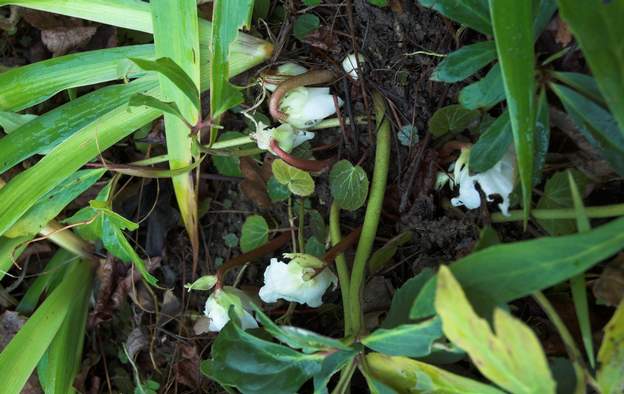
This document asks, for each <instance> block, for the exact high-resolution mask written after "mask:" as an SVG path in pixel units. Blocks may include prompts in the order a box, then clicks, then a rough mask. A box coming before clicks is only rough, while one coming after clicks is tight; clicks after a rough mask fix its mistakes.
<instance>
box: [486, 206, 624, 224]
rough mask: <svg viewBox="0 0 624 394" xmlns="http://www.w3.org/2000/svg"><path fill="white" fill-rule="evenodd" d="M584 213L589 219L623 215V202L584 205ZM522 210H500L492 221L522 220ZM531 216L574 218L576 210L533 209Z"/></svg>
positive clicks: (536, 217)
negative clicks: (505, 211)
mask: <svg viewBox="0 0 624 394" xmlns="http://www.w3.org/2000/svg"><path fill="white" fill-rule="evenodd" d="M585 213H586V214H587V217H588V218H590V219H598V218H611V217H616V216H623V215H624V204H615V205H605V206H602V207H586V208H585ZM523 215H524V214H523V212H522V211H521V210H513V211H509V216H504V215H503V214H502V213H500V212H496V213H493V214H492V222H494V223H504V222H516V221H520V220H523ZM531 217H533V218H535V219H576V211H575V210H574V208H563V209H533V210H531Z"/></svg>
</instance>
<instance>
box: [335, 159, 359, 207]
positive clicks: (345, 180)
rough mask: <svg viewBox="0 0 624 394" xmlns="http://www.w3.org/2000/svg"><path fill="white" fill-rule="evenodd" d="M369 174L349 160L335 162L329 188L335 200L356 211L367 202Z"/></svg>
mask: <svg viewBox="0 0 624 394" xmlns="http://www.w3.org/2000/svg"><path fill="white" fill-rule="evenodd" d="M368 186H369V182H368V176H367V175H366V172H365V171H364V169H363V168H362V167H360V166H354V165H353V164H351V162H350V161H348V160H340V161H339V162H338V163H336V164H334V166H333V167H332V169H331V172H330V173H329V188H330V189H331V194H332V197H333V198H334V201H336V203H337V204H338V206H340V208H342V209H345V210H348V211H355V210H356V209H358V208H360V207H361V206H362V205H364V203H365V202H366V196H368Z"/></svg>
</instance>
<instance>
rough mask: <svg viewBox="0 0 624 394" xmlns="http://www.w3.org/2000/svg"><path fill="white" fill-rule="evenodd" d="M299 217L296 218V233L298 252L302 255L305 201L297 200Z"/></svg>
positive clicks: (302, 199) (303, 247)
mask: <svg viewBox="0 0 624 394" xmlns="http://www.w3.org/2000/svg"><path fill="white" fill-rule="evenodd" d="M299 204H300V205H299V215H298V216H299V217H298V223H297V224H298V225H299V231H297V241H298V242H299V252H300V253H303V251H304V249H305V240H304V238H303V228H304V226H305V199H304V198H300V199H299Z"/></svg>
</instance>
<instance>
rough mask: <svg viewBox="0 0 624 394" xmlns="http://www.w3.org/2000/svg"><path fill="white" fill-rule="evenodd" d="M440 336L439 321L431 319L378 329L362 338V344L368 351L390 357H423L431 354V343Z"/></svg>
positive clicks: (440, 325) (440, 327)
mask: <svg viewBox="0 0 624 394" xmlns="http://www.w3.org/2000/svg"><path fill="white" fill-rule="evenodd" d="M441 336H442V324H441V322H440V319H438V318H433V319H430V320H427V321H424V322H422V323H415V324H402V325H399V326H396V327H393V328H389V329H388V328H378V329H376V330H375V331H373V332H372V333H371V334H370V335H368V336H366V337H364V338H362V343H363V344H364V346H366V347H367V348H369V349H372V350H374V351H376V352H380V353H384V354H387V355H390V356H407V357H424V356H427V355H428V354H430V353H431V346H432V345H433V341H435V340H436V339H438V338H440V337H441Z"/></svg>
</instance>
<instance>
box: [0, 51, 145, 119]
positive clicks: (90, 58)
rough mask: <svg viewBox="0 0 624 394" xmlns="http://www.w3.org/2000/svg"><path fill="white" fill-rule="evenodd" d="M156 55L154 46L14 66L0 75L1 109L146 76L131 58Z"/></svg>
mask: <svg viewBox="0 0 624 394" xmlns="http://www.w3.org/2000/svg"><path fill="white" fill-rule="evenodd" d="M153 56H154V46H153V45H135V46H127V47H120V48H109V49H101V50H97V51H89V52H82V53H73V54H71V55H66V56H60V57H56V58H53V59H49V60H44V61H41V62H37V63H33V64H29V65H26V66H22V67H15V68H12V69H10V70H8V71H5V72H3V73H0V86H1V87H2V89H0V109H1V110H4V111H21V110H23V109H25V108H29V107H31V106H33V105H35V104H38V103H40V102H42V101H44V100H47V99H48V98H49V97H51V96H53V95H54V94H56V93H58V92H60V91H62V90H65V89H69V88H74V87H79V86H85V85H93V84H96V83H101V82H108V81H112V80H116V79H122V78H135V77H138V76H141V75H143V74H145V71H142V70H140V69H139V68H138V67H137V66H135V65H134V64H133V63H132V62H131V61H129V60H128V58H130V57H132V58H146V59H150V58H153Z"/></svg>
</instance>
